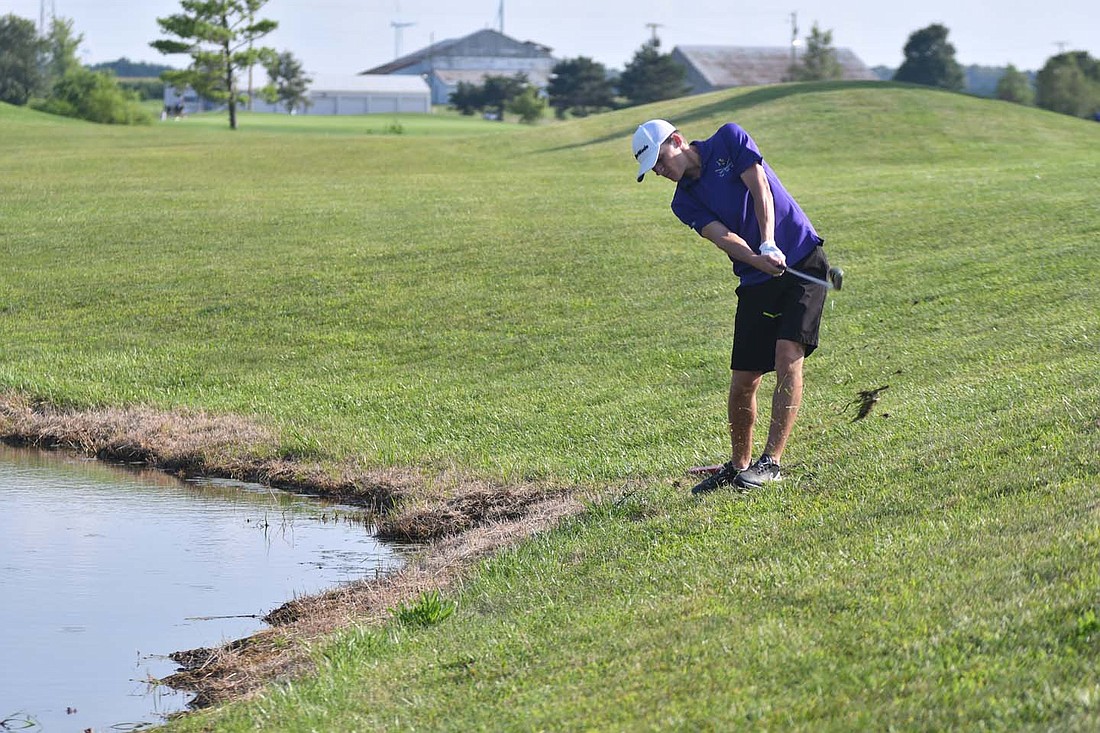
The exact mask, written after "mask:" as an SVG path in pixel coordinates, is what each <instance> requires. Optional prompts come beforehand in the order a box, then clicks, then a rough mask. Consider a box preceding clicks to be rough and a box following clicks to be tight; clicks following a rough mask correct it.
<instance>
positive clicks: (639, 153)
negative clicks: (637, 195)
mask: <svg viewBox="0 0 1100 733" xmlns="http://www.w3.org/2000/svg"><path fill="white" fill-rule="evenodd" d="M674 132H676V128H675V127H673V126H672V123H670V122H667V121H665V120H650V121H649V122H643V123H642V124H640V125H638V129H637V130H635V131H634V140H633V142H631V144H630V152H632V153H633V154H634V160H636V161H638V183H641V182H642V179H643V178H645V174H646V173H649V172H650V171H651V170H653V166H655V165H657V156H659V155H660V154H661V143H663V142H664V141H665V140H668V136H669V135H671V134H672V133H674Z"/></svg>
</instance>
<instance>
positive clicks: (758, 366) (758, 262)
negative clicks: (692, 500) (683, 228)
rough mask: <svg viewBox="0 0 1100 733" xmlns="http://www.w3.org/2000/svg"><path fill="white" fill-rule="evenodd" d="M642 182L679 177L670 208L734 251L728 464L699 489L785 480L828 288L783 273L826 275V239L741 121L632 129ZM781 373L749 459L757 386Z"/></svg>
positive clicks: (729, 253) (696, 491)
mask: <svg viewBox="0 0 1100 733" xmlns="http://www.w3.org/2000/svg"><path fill="white" fill-rule="evenodd" d="M631 152H632V153H633V154H634V158H635V160H637V161H638V182H639V183H641V181H642V178H643V177H644V176H645V174H646V173H648V172H649V171H651V170H652V171H653V172H654V173H656V174H657V175H659V176H661V177H663V178H667V179H669V180H670V181H673V182H675V183H676V193H675V194H674V195H673V197H672V211H673V213H675V214H676V216H677V217H679V219H680V221H682V222H683V223H684V224H686V225H688V226H689V227H691V228H692V229H694V230H695V231H696V232H698V233H699V235H700V236H702V237H704V238H706V239H709V240H710V241H711V242H714V244H715V245H716V246H717V247H718V249H720V250H722V251H723V252H725V253H726V255H727V256H729V258H730V260H732V262H733V272H734V274H736V275H737V276H738V277H739V278H740V280H741V282H740V286H739V287H738V288H737V314H736V316H735V318H734V332H733V353H732V356H731V359H730V368H731V369H732V371H733V375H732V378H731V379H730V393H729V402H728V410H729V413H728V414H729V431H730V449H731V452H730V456H731V457H730V460H729V461H728V462H726V463H725V464H724V465H723V466H722V467H721V469H720V470H719V471H718V472H717V473H715V474H713V475H711V476H709V477H707V478H706V479H704V480H703V481H701V482H700V483H699V484H698V485H697V486H695V488H693V489H692V493H694V494H703V493H707V492H710V491H714V490H715V489H718V488H721V487H723V486H736V487H739V488H743V489H747V488H755V487H758V486H761V485H763V484H764V483H766V482H768V481H776V480H778V479H779V478H781V474H780V466H779V464H780V461H781V460H782V458H783V451H784V449H785V448H786V447H787V439H788V438H789V437H790V435H791V429H792V428H793V427H794V423H795V419H796V418H797V417H798V407H799V405H800V404H801V402H802V362H803V360H804V359H805V358H806V357H807V356H809V355H810V354H811V353H812V352H813V351H814V349H815V348H817V337H818V327H819V325H820V323H821V311H822V308H823V306H824V304H825V293H826V288H825V287H824V286H823V285H818V284H815V283H811V282H808V281H806V280H803V279H801V278H798V277H795V276H793V275H792V274H790V273H786V274H785V269H786V267H787V264H788V263H789V264H790V266H791V267H793V268H796V269H798V270H801V271H802V272H804V273H807V274H810V275H813V276H816V277H818V278H821V279H824V278H825V277H826V276H827V273H828V270H829V263H828V260H827V259H826V258H825V252H824V251H823V249H822V247H821V245H822V243H823V241H824V240H823V239H822V238H821V237H820V236H818V234H817V232H816V231H814V228H813V225H812V224H810V220H809V219H808V218H807V217H806V214H804V213H803V212H802V209H801V208H799V206H798V204H797V203H795V200H794V199H793V198H791V195H790V194H789V193H787V190H786V189H785V188H783V184H782V183H780V182H779V178H778V177H776V175H775V172H774V171H773V170H772V169H771V167H769V166H768V164H767V163H765V162H764V158H763V156H761V154H760V150H759V149H758V148H757V147H756V143H755V142H753V139H752V138H751V137H749V134H748V133H747V132H745V130H743V129H742V128H740V127H738V126H737V125H735V124H733V123H730V124H726V125H723V126H722V127H721V128H719V129H718V131H717V132H715V133H714V135H712V136H711V137H709V138H707V139H706V140H697V141H694V142H691V143H689V142H687V139H686V138H684V136H683V135H682V134H681V133H680V131H679V130H677V129H676V128H675V127H673V126H672V125H671V124H670V123H668V122H666V121H665V120H650V121H649V122H646V123H645V124H643V125H641V126H639V127H638V129H637V131H636V132H635V133H634V140H633V143H632V146H631ZM771 371H774V372H775V392H774V393H773V395H772V411H771V424H770V425H769V426H768V442H767V443H766V444H765V445H764V451H763V453H762V454H761V456H760V457H759V458H758V459H757V460H756V461H755V462H753V461H752V456H753V452H752V432H753V425H754V423H755V422H756V391H757V389H758V388H759V386H760V380H761V378H762V377H763V375H764V374H765V373H766V372H771Z"/></svg>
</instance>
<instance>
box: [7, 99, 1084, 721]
mask: <svg viewBox="0 0 1100 733" xmlns="http://www.w3.org/2000/svg"><path fill="white" fill-rule="evenodd" d="M652 116H663V117H667V118H668V119H670V120H672V121H673V122H674V123H675V124H677V125H678V126H679V127H680V128H681V129H682V130H683V131H684V133H685V135H686V136H687V137H688V139H698V138H702V137H706V136H708V135H710V134H711V133H712V132H713V131H714V130H715V129H717V127H718V126H719V125H721V124H722V123H724V122H726V121H731V120H732V121H736V122H738V123H739V124H741V125H742V126H743V127H745V128H746V129H747V130H749V132H750V133H752V135H753V136H754V137H755V138H756V140H757V142H758V143H759V144H760V147H761V149H762V150H763V153H764V155H765V157H766V158H767V159H768V161H769V162H770V164H771V165H772V166H773V167H774V168H775V169H776V171H777V172H778V174H779V175H780V177H781V178H782V180H783V181H784V184H785V185H786V187H787V188H788V189H789V190H790V191H791V192H792V193H793V195H794V196H795V198H796V199H798V201H799V202H800V204H801V205H802V207H803V208H804V209H805V210H806V212H807V213H808V214H809V216H810V218H811V219H812V220H813V221H814V223H815V225H816V227H817V229H818V230H819V231H820V232H821V233H822V235H823V236H824V237H825V239H826V250H827V252H828V254H829V257H830V259H831V260H832V262H833V264H836V265H840V266H841V267H843V268H844V270H845V287H844V290H843V291H841V292H834V293H832V294H830V296H829V299H828V302H827V304H826V310H825V319H824V322H823V326H822V346H821V348H820V349H819V351H818V352H817V353H816V354H814V355H813V356H812V357H811V358H810V359H808V360H807V362H806V397H805V401H804V403H803V407H802V412H801V417H800V420H799V423H798V425H797V426H796V428H795V432H794V436H793V438H792V441H791V445H790V447H789V448H788V450H787V453H786V455H785V456H784V459H785V464H784V466H785V474H786V475H787V478H786V480H784V481H783V482H782V483H780V484H778V485H776V486H772V487H768V488H766V489H764V490H761V491H758V492H754V493H752V494H749V495H745V496H738V495H734V494H732V493H720V494H718V495H715V496H712V497H710V498H708V499H706V500H705V501H696V500H693V499H691V498H690V497H688V496H687V489H688V487H689V486H690V479H689V478H687V477H685V476H684V470H685V469H686V468H687V467H688V466H691V465H695V464H698V463H715V462H719V461H721V460H724V459H725V457H726V455H725V454H726V452H727V451H728V440H727V437H726V426H725V391H726V388H727V386H728V380H729V371H728V363H729V344H730V341H731V335H732V333H731V332H732V318H733V309H734V306H735V296H734V289H735V287H736V282H735V280H734V279H733V277H732V275H731V273H730V268H729V263H728V261H727V260H726V259H725V257H724V255H722V254H721V253H720V252H719V251H718V250H717V249H716V248H715V247H714V246H713V245H711V244H709V243H707V242H705V241H704V240H702V239H700V238H699V237H698V236H696V235H695V234H694V233H693V232H691V231H690V230H689V229H687V228H686V227H683V226H682V225H680V224H679V223H678V222H677V220H676V219H675V217H674V216H673V215H672V213H671V212H670V211H669V206H668V204H669V200H670V198H671V194H672V188H671V184H669V183H668V182H667V181H663V180H660V179H656V177H655V176H653V177H651V178H654V179H656V180H647V181H646V182H645V184H643V185H638V184H636V183H635V182H634V175H635V172H636V169H635V168H633V167H632V160H631V159H630V157H629V154H628V147H629V143H628V141H629V137H630V134H631V133H632V132H633V130H634V127H635V126H636V125H637V124H638V123H639V122H641V121H644V120H645V119H647V118H648V117H652ZM398 127H400V128H401V129H400V130H398V129H397V128H398ZM0 138H2V140H3V142H0V173H2V175H0V242H2V244H0V247H2V249H3V254H4V265H3V267H0V336H2V341H0V343H2V344H3V348H2V350H0V393H2V392H4V391H7V390H12V391H16V392H19V393H22V394H25V395H29V396H32V397H38V398H42V399H44V400H47V401H49V402H50V403H53V404H58V405H66V406H73V407H88V406H125V405H144V406H151V407H156V408H164V409H170V408H179V407H183V408H196V409H202V410H205V411H209V412H212V413H218V414H221V413H225V414H236V415H242V416H245V417H248V418H251V419H253V420H255V421H257V422H259V423H262V424H265V425H270V426H272V427H273V428H274V429H275V430H276V432H277V433H278V434H279V435H280V443H279V445H273V446H271V447H270V450H271V452H272V454H273V455H289V456H293V457H304V458H309V459H310V460H318V461H321V462H327V463H330V464H333V465H338V464H341V463H345V462H349V461H355V462H356V463H357V464H360V465H365V466H377V467H390V466H396V467H402V466H409V467H417V468H423V469H426V470H427V471H428V473H431V472H434V471H440V472H442V471H444V470H446V469H449V468H452V467H453V468H458V469H460V470H462V471H468V472H471V473H473V474H477V475H482V476H485V477H489V478H493V479H498V480H503V481H505V482H507V481H518V480H521V479H527V478H537V479H540V480H545V481H547V482H550V483H552V484H561V485H570V486H579V487H581V488H583V489H585V490H593V491H598V492H607V493H606V494H605V495H606V496H608V498H607V499H605V500H600V501H598V502H596V503H595V504H594V505H593V506H591V507H590V508H589V509H588V511H586V512H585V513H584V514H582V515H580V516H579V517H576V518H574V519H571V520H568V521H567V522H566V523H565V525H564V526H562V527H560V528H558V529H556V530H554V531H553V532H550V533H548V534H546V535H543V536H539V537H536V538H533V539H531V540H529V541H527V542H525V543H523V544H522V545H520V546H519V547H517V548H515V549H513V550H509V551H507V552H505V553H503V554H502V555H500V556H497V557H494V558H492V559H490V560H486V561H484V562H483V563H482V564H481V565H480V566H479V567H478V569H477V571H476V572H475V573H474V575H473V577H472V578H471V579H470V581H469V582H468V583H466V584H465V585H464V586H463V587H462V588H461V589H459V590H455V591H454V592H453V593H451V594H450V595H449V596H448V598H447V599H448V600H449V601H453V602H454V603H456V604H457V609H456V611H455V613H454V614H453V615H452V616H450V617H449V618H447V619H446V620H444V621H443V622H442V623H440V624H438V625H436V626H432V627H429V628H419V627H415V626H412V625H408V624H401V623H399V622H396V621H395V622H394V623H393V624H392V625H391V626H388V627H386V628H364V629H357V630H352V631H349V632H348V633H347V634H345V635H344V636H342V637H341V638H340V639H338V640H335V641H334V642H333V643H332V645H331V646H330V647H327V648H325V649H321V650H318V659H319V661H320V671H319V675H318V676H316V677H310V678H308V679H304V680H299V681H295V682H294V683H293V684H290V685H286V686H282V687H277V688H274V689H273V690H272V691H270V692H268V693H265V694H264V695H263V696H262V697H261V698H260V699H258V700H255V701H252V702H248V703H244V704H239V705H233V706H230V707H228V708H226V709H225V710H221V711H216V712H215V713H213V714H208V713H204V714H201V715H198V716H196V717H195V718H193V719H191V720H187V721H182V722H179V723H175V724H173V728H176V729H179V730H202V729H211V730H230V731H234V730H241V731H244V730H254V729H263V730H287V731H300V730H311V729H313V730H318V731H321V730H325V731H330V730H331V731H337V730H340V731H343V730H347V731H351V730H376V729H392V730H413V729H416V730H456V731H467V730H480V729H495V730H622V731H635V730H647V729H648V730H670V729H671V730H730V729H754V730H755V729H764V730H783V731H785V730H806V731H819V730H835V731H850V730H889V729H897V730H947V729H963V730H972V729H980V728H985V729H989V730H1030V729H1034V730H1082V731H1084V730H1095V729H1097V728H1098V727H1100V673H1098V672H1097V665H1098V663H1100V620H1098V617H1100V379H1098V377H1097V375H1098V374H1100V286H1098V283H1100V260H1098V259H1097V255H1100V205H1098V203H1097V202H1098V201H1100V125H1098V124H1096V123H1094V122H1089V121H1084V120H1079V119H1075V118H1072V117H1068V116H1061V115H1056V114H1053V113H1049V112H1043V111H1039V110H1036V109H1029V108H1024V107H1020V106H1014V105H1009V104H1005V103H1000V102H996V101H990V100H982V99H977V98H972V97H967V96H963V95H956V94H949V93H945V92H939V91H934V90H929V89H921V88H916V87H904V86H895V85H889V84H818V85H813V84H810V85H801V84H800V85H782V86H777V87H769V88H762V89H749V90H737V91H730V92H722V93H716V94H711V95H704V96H698V97H690V98H685V99H681V100H675V101H671V102H665V103H660V104H655V105H650V106H648V107H644V108H639V109H633V110H624V111H619V112H615V113H610V114H606V115H599V116H593V117H589V118H586V119H583V120H575V121H570V122H566V123H558V124H546V125H542V126H536V127H533V128H528V127H523V126H518V125H510V124H500V123H490V122H485V121H482V120H476V119H466V118H456V117H438V118H416V119H414V118H413V117H411V116H402V117H400V118H396V117H395V118H390V117H387V116H380V117H379V118H377V119H373V118H347V119H340V118H320V117H309V116H303V117H289V116H274V115H273V116H266V117H265V116H262V115H244V116H242V122H241V129H240V130H238V131H236V132H232V131H230V130H228V129H227V125H226V123H225V120H224V118H222V117H215V116H210V117H206V116H203V117H196V118H191V119H187V120H182V121H180V122H171V121H169V122H164V123H157V124H154V125H152V126H149V127H142V128H113V127H100V126H95V125H89V124H85V123H81V122H77V121H73V120H63V119H60V118H52V117H46V116H42V115H39V114H36V113H32V112H28V111H26V110H22V109H16V108H12V107H10V106H5V105H0ZM769 379H770V378H766V379H765V382H764V385H765V386H764V392H762V394H768V393H770V382H769ZM886 385H889V388H888V389H887V390H885V391H884V392H882V398H881V400H880V401H879V402H878V403H877V404H876V405H875V406H874V409H873V410H872V411H871V413H870V415H868V416H867V417H866V418H865V419H862V420H858V421H856V420H853V418H854V417H855V415H856V408H855V406H854V405H853V404H852V402H853V400H855V399H856V398H857V396H858V393H859V392H860V391H862V390H870V389H875V388H879V387H883V386H886ZM767 402H768V400H767V399H764V400H761V407H762V410H761V412H762V414H761V418H760V419H761V421H763V423H764V424H766V420H767V417H768V416H767V414H766V413H767V410H766V405H767ZM761 439H762V436H761ZM758 442H759V441H758ZM758 447H759V446H758ZM4 712H5V711H3V710H0V713H4Z"/></svg>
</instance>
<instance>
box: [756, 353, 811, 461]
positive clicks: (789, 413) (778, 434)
mask: <svg viewBox="0 0 1100 733" xmlns="http://www.w3.org/2000/svg"><path fill="white" fill-rule="evenodd" d="M805 358H806V349H805V347H804V346H803V345H802V344H800V343H798V342H797V341H788V340H786V339H779V340H778V341H776V342H775V393H774V394H773V395H772V415H771V424H770V425H769V426H768V443H767V445H766V446H765V447H764V453H766V454H768V455H769V456H771V457H772V459H773V460H774V461H775V462H776V463H779V459H780V458H781V457H782V456H783V450H784V448H786V447H787V439H788V438H790V437H791V429H792V428H793V427H794V422H795V420H796V419H797V418H798V408H799V406H800V405H801V404H802V362H803V361H804V360H805Z"/></svg>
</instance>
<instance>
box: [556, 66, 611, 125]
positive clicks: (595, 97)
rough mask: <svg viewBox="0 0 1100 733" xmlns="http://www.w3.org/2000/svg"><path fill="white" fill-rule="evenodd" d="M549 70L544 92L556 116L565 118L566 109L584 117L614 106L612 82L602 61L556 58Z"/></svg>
mask: <svg viewBox="0 0 1100 733" xmlns="http://www.w3.org/2000/svg"><path fill="white" fill-rule="evenodd" d="M551 73H552V76H551V77H550V84H549V86H548V87H547V89H546V92H547V94H548V95H549V97H550V106H551V107H553V108H554V114H556V115H557V117H558V119H565V115H566V113H567V112H572V113H573V114H574V115H575V116H577V117H586V116H588V115H589V114H591V113H592V112H598V111H600V110H603V109H610V108H611V107H613V106H614V105H615V85H614V82H612V81H611V79H609V78H608V77H607V69H606V68H605V67H604V65H603V64H601V63H597V62H595V61H593V60H592V59H590V58H588V57H586V56H578V57H577V58H575V59H565V60H564V61H559V62H558V63H557V64H555V65H554V68H553V69H552V71H551Z"/></svg>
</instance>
